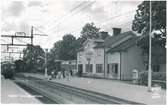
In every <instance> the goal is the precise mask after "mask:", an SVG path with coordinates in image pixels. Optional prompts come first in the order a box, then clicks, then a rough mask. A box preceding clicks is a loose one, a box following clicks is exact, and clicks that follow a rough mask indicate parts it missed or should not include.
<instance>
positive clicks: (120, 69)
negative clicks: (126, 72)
mask: <svg viewBox="0 0 167 105" xmlns="http://www.w3.org/2000/svg"><path fill="white" fill-rule="evenodd" d="M121 58H122V56H121V51H120V73H119V74H120V80H121Z"/></svg>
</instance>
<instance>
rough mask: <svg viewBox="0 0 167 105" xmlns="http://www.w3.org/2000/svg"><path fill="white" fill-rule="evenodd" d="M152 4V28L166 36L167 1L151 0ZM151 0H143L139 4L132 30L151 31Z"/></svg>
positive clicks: (139, 31)
mask: <svg viewBox="0 0 167 105" xmlns="http://www.w3.org/2000/svg"><path fill="white" fill-rule="evenodd" d="M151 4H152V8H151V9H152V13H151V17H152V30H151V31H159V32H160V33H161V34H159V35H161V36H166V1H151ZM149 18H150V2H149V1H143V2H142V3H141V4H140V5H138V9H137V11H136V15H135V17H134V20H133V24H132V30H134V31H137V32H138V33H142V34H144V33H148V32H149V26H150V22H149Z"/></svg>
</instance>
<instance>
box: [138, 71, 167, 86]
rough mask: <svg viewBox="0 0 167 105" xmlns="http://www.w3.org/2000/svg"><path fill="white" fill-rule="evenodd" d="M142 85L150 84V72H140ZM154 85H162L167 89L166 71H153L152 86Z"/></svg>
mask: <svg viewBox="0 0 167 105" xmlns="http://www.w3.org/2000/svg"><path fill="white" fill-rule="evenodd" d="M138 82H139V84H140V85H146V86H147V84H148V72H147V71H146V72H141V73H140V74H139V80H138ZM153 85H160V86H161V87H162V88H165V89H166V73H165V72H152V86H153Z"/></svg>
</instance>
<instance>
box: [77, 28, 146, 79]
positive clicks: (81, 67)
mask: <svg viewBox="0 0 167 105" xmlns="http://www.w3.org/2000/svg"><path fill="white" fill-rule="evenodd" d="M138 38H139V37H138V36H136V35H135V34H134V33H133V32H132V31H128V32H124V33H121V29H120V28H113V35H112V36H110V37H107V38H106V39H105V40H102V39H87V40H86V41H85V42H84V43H83V46H82V47H81V48H80V49H78V53H77V70H78V72H80V73H82V76H88V77H99V78H108V79H119V80H131V79H132V71H133V70H134V69H136V70H138V71H139V72H140V71H144V70H146V68H145V65H144V62H143V56H142V49H140V48H139V47H138V46H137V45H136V41H137V40H138Z"/></svg>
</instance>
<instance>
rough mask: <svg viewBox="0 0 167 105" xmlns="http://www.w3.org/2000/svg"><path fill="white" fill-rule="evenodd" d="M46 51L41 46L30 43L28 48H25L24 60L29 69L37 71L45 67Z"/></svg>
mask: <svg viewBox="0 0 167 105" xmlns="http://www.w3.org/2000/svg"><path fill="white" fill-rule="evenodd" d="M44 55H45V52H44V50H43V49H42V48H41V47H40V46H34V45H30V44H28V45H27V47H26V49H24V50H23V61H24V62H25V64H26V70H27V71H37V70H39V69H42V68H43V67H44V59H40V57H45V56H44Z"/></svg>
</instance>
